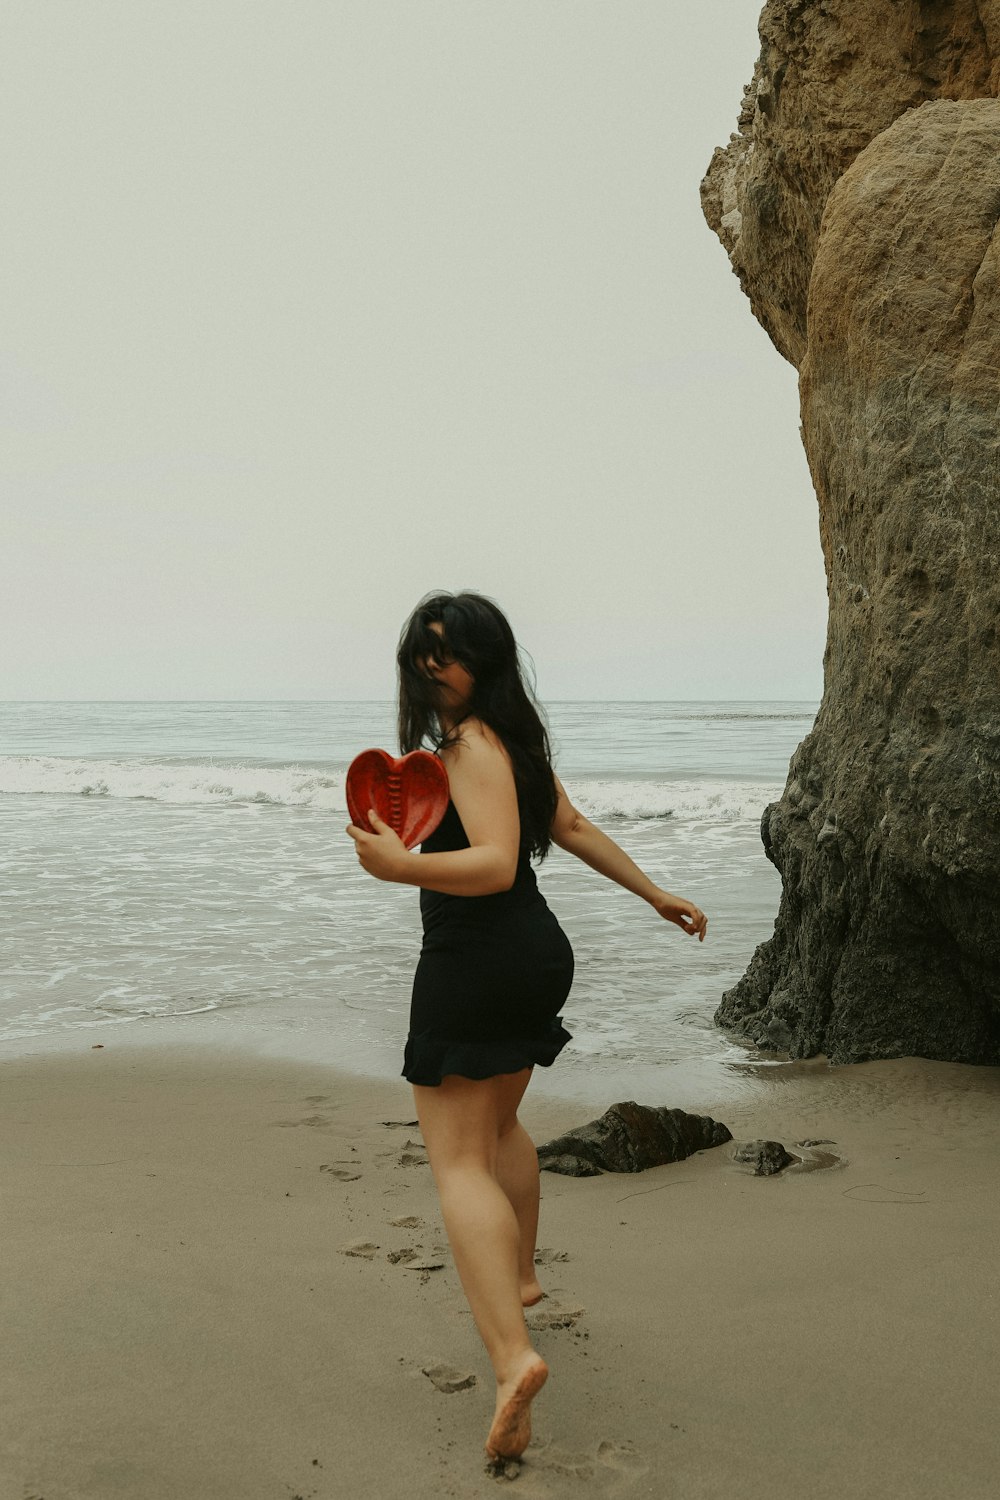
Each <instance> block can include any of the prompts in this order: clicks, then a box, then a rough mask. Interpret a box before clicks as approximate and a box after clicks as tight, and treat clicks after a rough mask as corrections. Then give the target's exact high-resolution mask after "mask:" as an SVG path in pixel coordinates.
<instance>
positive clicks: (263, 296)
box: [0, 0, 826, 699]
mask: <svg viewBox="0 0 1000 1500" xmlns="http://www.w3.org/2000/svg"><path fill="white" fill-rule="evenodd" d="M758 11H759V5H757V4H756V3H754V0H747V3H744V0H699V3H698V4H697V5H692V4H688V3H681V0H648V3H640V0H601V3H596V0H508V3H505V4H498V3H496V0H351V3H345V0H295V3H294V4H290V3H288V0H281V3H278V0H238V3H229V0H197V3H191V0H152V3H151V0H118V3H106V0H87V3H85V4H75V3H70V0H59V3H56V0H30V3H29V0H21V3H8V4H7V5H6V6H5V54H6V56H5V60H4V62H3V71H4V75H5V76H4V77H3V80H2V88H0V134H2V138H3V140H4V141H5V143H6V151H7V155H6V165H5V171H4V179H5V180H4V188H3V193H2V195H0V199H2V205H3V216H4V219H5V223H4V226H3V245H4V251H3V254H4V261H5V275H4V286H3V292H2V299H3V307H2V311H3V327H4V335H3V341H2V387H3V391H2V421H3V423H4V429H5V430H4V433H3V456H2V459H0V463H2V471H0V480H2V485H3V496H4V498H3V515H2V524H3V533H4V540H3V547H2V553H0V558H2V561H0V567H2V578H0V631H2V641H3V648H2V652H0V697H3V698H36V699H43V698H78V699H81V698H152V699H157V698H354V697H369V698H377V697H388V696H391V694H392V691H393V686H394V684H393V653H394V646H395V640H396V637H397V634H398V631H399V627H400V624H401V622H402V620H403V618H404V617H405V616H406V615H407V614H408V613H409V611H410V609H411V608H412V606H413V604H414V603H415V602H416V600H417V599H418V598H419V596H420V595H422V594H423V593H425V592H427V591H428V590H430V589H434V588H447V589H460V588H475V589H479V590H481V591H483V592H485V593H488V594H491V595H492V596H493V597H494V598H496V599H497V600H498V601H499V602H500V603H501V604H502V605H503V607H504V608H505V609H506V610H507V612H508V614H509V615H510V617H511V620H512V623H513V625H514V628H515V630H516V632H517V634H518V636H519V638H520V639H521V641H522V643H523V644H524V645H525V646H526V647H527V649H528V650H529V651H530V652H531V654H532V656H533V657H534V660H535V663H536V667H537V672H538V687H539V692H540V694H541V696H542V698H543V699H545V698H628V697H636V698H684V697H688V698H727V697H740V698H763V697H777V698H807V699H818V698H819V696H820V693H821V690H822V654H823V641H824V634H825V619H826V593H825V583H824V576H823V567H822V558H821V553H820V546H819V535H818V525H817V517H816V503H815V499H814V497H813V493H812V489H811V486H810V483H809V476H808V470H807V467H806V463H805V459H804V456H803V453H802V449H801V445H800V441H799V436H798V401H797V390H796V375H795V371H794V370H793V369H792V368H791V366H790V365H787V364H786V363H785V362H784V361H783V360H782V359H781V358H780V356H779V355H778V354H777V353H776V352H775V350H774V349H773V348H772V346H771V344H770V342H769V341H768V339H767V338H766V336H765V335H764V333H763V332H762V330H761V329H760V328H759V326H758V325H757V323H756V322H755V321H754V319H753V317H752V315H751V313H750V309H749V304H748V303H747V302H746V300H745V298H744V297H743V295H742V293H741V292H740V290H739V284H738V282H737V281H736V278H735V277H734V275H733V274H732V271H731V270H730V267H729V262H728V260H727V258H726V255H725V253H724V251H723V250H722V247H721V246H720V245H719V243H718V241H717V240H716V239H715V236H714V235H713V234H712V233H711V232H710V230H709V229H708V227H707V225H706V224H705V222H704V220H703V219H702V216H701V211H700V205H699V196H698V184H699V182H700V180H701V178H702V176H703V174H704V172H705V169H706V167H707V165H708V162H709V160H710V158H711V154H712V150H713V148H714V147H715V146H716V145H721V144H724V143H725V141H726V140H727V139H728V137H729V134H730V132H731V131H732V130H734V129H735V123H736V118H737V114H738V111H739V106H740V99H741V93H742V88H743V85H744V84H745V83H746V82H747V81H748V80H749V79H750V76H751V74H752V71H753V65H754V61H755V58H756V55H757V50H758V46H757V35H756V21H757V14H758Z"/></svg>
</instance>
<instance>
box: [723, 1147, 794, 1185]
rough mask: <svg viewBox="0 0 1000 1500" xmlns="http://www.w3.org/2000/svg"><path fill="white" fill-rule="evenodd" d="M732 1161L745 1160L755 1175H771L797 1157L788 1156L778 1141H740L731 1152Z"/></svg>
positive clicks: (780, 1170) (788, 1165)
mask: <svg viewBox="0 0 1000 1500" xmlns="http://www.w3.org/2000/svg"><path fill="white" fill-rule="evenodd" d="M733 1161H743V1162H747V1163H748V1164H749V1165H750V1166H752V1167H753V1175H754V1176H755V1177H773V1176H774V1174H775V1173H776V1172H783V1171H784V1169H785V1167H790V1166H791V1165H792V1162H793V1161H798V1157H796V1156H789V1154H788V1152H787V1151H786V1150H785V1148H784V1146H783V1145H782V1144H781V1142H780V1141H741V1142H740V1144H739V1145H738V1146H737V1147H736V1150H735V1151H734V1152H733Z"/></svg>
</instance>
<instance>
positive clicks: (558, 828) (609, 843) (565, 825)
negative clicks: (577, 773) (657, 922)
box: [552, 776, 708, 942]
mask: <svg viewBox="0 0 1000 1500" xmlns="http://www.w3.org/2000/svg"><path fill="white" fill-rule="evenodd" d="M555 783H556V792H557V793H558V797H559V800H558V802H557V803H556V812H555V817H554V818H553V819H552V842H553V843H555V844H558V845H559V847H560V849H565V850H566V852H567V854H575V855H576V858H577V859H582V860H583V862H584V864H585V865H589V866H590V868H591V869H592V870H596V871H597V873H598V875H604V876H606V877H607V879H608V880H613V881H614V882H615V884H616V885H620V886H622V887H623V888H624V889H625V890H626V891H632V892H633V894H634V895H636V896H641V897H642V899H643V901H648V903H649V905H650V906H651V907H653V909H654V911H656V912H658V913H659V915H660V916H661V917H664V918H665V919H666V920H667V921H668V922H675V923H676V924H677V926H678V927H680V928H681V930H682V931H683V932H687V933H690V934H691V935H692V936H693V935H694V934H695V933H697V935H698V940H699V942H704V940H705V932H706V930H707V928H708V920H707V918H706V916H705V914H704V912H702V911H701V910H700V909H699V908H698V907H697V906H695V905H694V903H693V902H691V901H685V900H684V899H683V897H681V896H673V895H671V893H670V892H669V891H665V890H663V889H662V888H661V887H660V886H658V885H654V884H653V882H652V881H651V880H650V878H649V876H648V875H645V874H644V873H643V872H642V870H640V869H639V866H638V865H637V864H636V862H635V860H634V859H631V858H630V857H629V855H627V854H626V853H625V850H624V849H621V848H619V846H618V845H617V844H616V843H615V841H614V839H611V838H609V837H608V835H607V834H606V833H602V831H601V830H600V828H596V827H595V826H594V824H593V823H591V822H590V820H589V818H585V817H584V816H583V813H581V812H578V811H577V809H576V808H575V807H574V806H573V804H572V802H570V800H569V797H568V796H567V795H566V788H565V787H564V786H563V784H562V782H561V781H560V780H559V777H558V776H556V777H555Z"/></svg>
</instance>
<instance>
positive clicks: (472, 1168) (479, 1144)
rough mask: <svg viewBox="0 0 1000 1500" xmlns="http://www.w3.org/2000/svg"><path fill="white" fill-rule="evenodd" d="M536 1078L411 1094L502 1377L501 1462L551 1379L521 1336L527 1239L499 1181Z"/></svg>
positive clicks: (496, 1434)
mask: <svg viewBox="0 0 1000 1500" xmlns="http://www.w3.org/2000/svg"><path fill="white" fill-rule="evenodd" d="M530 1076H531V1073H530V1069H527V1068H526V1069H524V1070H523V1071H522V1072H521V1073H508V1074H501V1075H500V1076H498V1077H496V1078H484V1079H470V1078H462V1077H459V1076H458V1075H457V1074H449V1076H448V1077H446V1078H445V1079H444V1080H443V1081H442V1083H441V1084H440V1085H439V1086H438V1087H437V1088H424V1087H422V1086H420V1085H414V1089H413V1096H414V1099H415V1100H416V1105H417V1115H418V1117H419V1120H420V1126H421V1131H422V1134H423V1138H424V1145H425V1146H426V1147H427V1155H428V1157H429V1159H430V1164H431V1170H432V1172H433V1173H434V1180H435V1182H436V1184H437V1189H438V1196H439V1198H440V1200H441V1212H442V1214H443V1216H444V1222H445V1228H446V1229H447V1231H448V1239H449V1241H450V1243H451V1248H452V1253H453V1254H454V1257H455V1266H456V1268H457V1270H458V1274H459V1277H460V1279H461V1282H462V1286H463V1288H464V1290H465V1295H466V1297H467V1298H468V1301H469V1306H470V1308H471V1309H472V1315H473V1317H474V1318H475V1320H476V1327H477V1328H478V1329H479V1332H480V1334H481V1335H482V1339H483V1343H484V1344H485V1345H486V1351H487V1353H488V1355H489V1357H490V1363H491V1364H492V1366H493V1372H494V1375H495V1376H496V1382H497V1404H496V1414H495V1416H494V1420H493V1426H492V1427H491V1429H490V1435H489V1437H488V1438H487V1451H488V1452H490V1453H491V1454H492V1455H497V1454H502V1455H504V1456H505V1457H517V1456H519V1455H520V1454H521V1453H523V1451H524V1449H525V1448H526V1447H527V1445H528V1443H529V1442H530V1440H531V1416H530V1406H531V1400H532V1398H533V1397H534V1396H535V1395H536V1394H537V1392H538V1391H539V1390H540V1389H541V1387H542V1385H543V1384H544V1382H545V1379H546V1376H547V1375H548V1368H547V1366H546V1365H545V1362H544V1361H543V1360H542V1359H541V1357H540V1356H539V1355H538V1354H536V1353H535V1351H534V1349H533V1348H532V1347H531V1342H530V1340H529V1338H528V1330H527V1328H526V1327H525V1322H524V1312H523V1309H522V1306H521V1280H520V1272H519V1258H520V1239H521V1233H520V1229H519V1226H518V1219H517V1214H516V1212H515V1210H514V1207H513V1205H512V1204H511V1201H510V1199H509V1198H508V1196H507V1194H506V1192H505V1191H504V1189H503V1188H502V1187H501V1185H500V1182H499V1180H498V1177H497V1170H498V1158H499V1141H500V1136H501V1134H509V1133H510V1132H511V1130H512V1126H513V1122H515V1121H516V1119H517V1106H518V1104H519V1103H520V1099H521V1095H522V1094H523V1092H524V1089H525V1087H526V1086H527V1082H528V1079H529V1077H530Z"/></svg>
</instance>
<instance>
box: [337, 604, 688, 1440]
mask: <svg viewBox="0 0 1000 1500" xmlns="http://www.w3.org/2000/svg"><path fill="white" fill-rule="evenodd" d="M397 662H398V667H399V740H400V748H401V750H402V751H403V753H406V752H408V751H410V750H415V749H418V748H420V747H421V746H422V745H424V744H425V743H426V742H430V743H431V744H432V745H433V746H434V747H435V748H436V750H437V753H438V754H439V755H440V757H441V759H442V760H443V762H444V764H445V766H446V768H447V771H448V780H449V785H450V793H451V800H450V802H449V805H448V810H447V812H446V814H445V816H444V819H443V821H442V822H441V824H440V826H439V827H438V828H437V830H436V831H435V832H434V833H433V834H432V835H431V836H430V837H429V838H427V839H425V841H424V843H423V845H422V848H421V851H420V853H416V852H411V851H409V850H408V849H407V848H406V846H405V845H404V844H403V843H402V841H401V840H400V839H399V838H398V837H397V835H396V834H395V833H394V832H393V831H392V829H390V828H389V827H388V825H387V824H385V823H383V822H382V821H381V819H379V818H378V817H377V816H376V815H375V814H374V813H370V814H369V820H370V822H371V826H372V828H373V829H374V832H367V831H365V830H362V829H360V828H357V827H355V826H354V825H353V824H352V825H351V826H350V827H349V828H348V830H347V832H348V833H349V834H350V836H351V838H353V839H354V842H355V845H356V848H357V854H358V859H359V860H360V862H361V864H362V866H363V867H364V868H365V869H366V870H367V871H368V873H369V874H371V875H374V876H375V877H376V878H377V879H379V880H392V881H399V882H402V883H403V884H406V885H416V886H419V887H420V907H421V914H422V917H423V925H424V941H423V947H422V949H421V955H420V961H419V963H418V965H417V972H416V975H415V978H414V983H413V998H412V1003H411V1011H410V1033H409V1037H408V1039H407V1043H406V1054H405V1061H404V1066H403V1076H404V1077H405V1078H407V1079H408V1080H409V1081H410V1083H411V1084H412V1085H413V1094H414V1099H415V1101H416V1108H417V1115H418V1117H419V1120H420V1127H421V1131H422V1134H423V1138H424V1144H425V1145H426V1147H427V1154H428V1157H429V1160H430V1164H431V1169H432V1171H433V1173H434V1179H435V1182H436V1184H437V1189H438V1194H439V1196H440V1200H441V1210H442V1214H443V1217H444V1222H445V1227H446V1229H447V1231H448V1239H449V1241H450V1243H451V1247H452V1251H453V1253H454V1256H455V1264H456V1266H457V1268H458V1274H459V1276H460V1278H461V1281H462V1286H463V1288H464V1290H465V1294H466V1296H467V1298H468V1300H469V1306H470V1307H471V1309H472V1314H473V1317H474V1318H475V1320H476V1326H477V1327H478V1329H479V1332H480V1334H481V1335H482V1338H483V1342H484V1344H485V1345H486V1349H487V1352H488V1354H489V1357H490V1361H491V1363H492V1365H493V1370H494V1373H495V1375H496V1383H497V1395H496V1411H495V1414H494V1418H493V1424H492V1426H491V1428H490V1431H489V1435H488V1437H487V1439H486V1451H487V1454H488V1455H489V1457H490V1458H491V1459H499V1458H507V1457H519V1456H520V1455H521V1453H523V1451H524V1449H525V1448H526V1447H527V1445H528V1442H529V1441H530V1438H531V1416H530V1408H531V1402H532V1399H533V1398H534V1396H536V1395H537V1393H538V1391H539V1390H541V1388H542V1386H543V1385H544V1383H545V1380H546V1378H547V1376H548V1367H547V1366H546V1364H545V1361H544V1360H543V1359H542V1358H541V1356H540V1355H539V1354H537V1353H536V1351H535V1350H534V1349H533V1348H532V1346H531V1343H530V1340H529V1338H528V1331H527V1327H526V1326H525V1321H524V1313H523V1308H525V1307H530V1306H531V1305H532V1303H534V1302H537V1301H538V1300H539V1299H540V1297H541V1296H542V1289H541V1287H540V1286H539V1284H538V1281H537V1278H536V1276H535V1263H534V1262H535V1235H536V1231H537V1226H538V1200H539V1179H538V1157H537V1154H536V1152H535V1148H534V1146H533V1145H532V1142H531V1139H530V1137H529V1136H528V1134H527V1132H526V1131H525V1130H524V1127H523V1126H522V1125H521V1124H520V1123H519V1122H518V1118H517V1109H518V1105H519V1104H520V1102H521V1097H522V1095H523V1094H524V1091H525V1089H526V1087H527V1085H528V1080H529V1079H530V1077H531V1070H532V1067H533V1066H534V1065H535V1064H536V1063H539V1064H541V1065H542V1066H543V1067H548V1066H549V1065H550V1064H551V1063H552V1062H553V1061H554V1060H555V1057H556V1055H557V1054H558V1053H559V1051H560V1050H561V1048H562V1047H563V1046H565V1044H566V1042H568V1041H569V1040H570V1035H569V1032H567V1031H566V1030H565V1029H564V1028H563V1026H562V1024H561V1017H560V1016H559V1014H558V1012H559V1011H560V1009H561V1007H562V1005H563V1002H564V1001H565V999H566V996H567V995H568V993H569V989H570V985H571V983H572V978H573V954H572V950H571V948H570V945H569V942H568V941H567V939H566V936H565V934H564V933H563V931H562V929H561V928H560V926H559V924H558V922H557V921H556V919H555V917H554V916H553V915H552V913H551V912H550V910H549V908H548V906H547V905H546V903H545V901H544V899H543V897H542V896H541V894H540V892H539V891H538V887H537V885H536V883H535V875H534V871H533V870H532V868H531V863H530V859H531V856H532V855H535V856H537V857H538V858H540V859H541V858H544V856H545V855H546V853H547V852H548V850H549V847H550V844H552V843H556V844H558V845H559V846H560V848H563V849H566V850H567V851H568V852H569V853H570V854H575V855H576V856H577V858H578V859H582V860H583V861H584V863H585V864H588V865H590V866H591V868H592V869H595V870H597V871H598V873H599V874H601V875H606V876H607V877H608V879H609V880H613V881H615V882H616V883H617V884H618V885H621V886H624V887H625V889H626V890H628V891H634V892H635V894H636V895H637V896H641V897H642V898H643V899H644V900H645V901H647V902H648V903H649V905H650V906H652V908H653V910H654V911H656V912H657V913H658V914H659V915H660V916H661V917H664V918H666V920H667V921H670V922H675V923H676V924H677V925H678V926H679V927H680V928H681V929H682V930H683V931H684V932H686V933H688V934H689V935H690V936H695V935H697V937H698V939H699V941H702V940H704V937H705V932H706V927H707V923H706V919H705V916H704V914H703V913H702V912H701V911H699V909H698V908H697V907H696V906H694V905H693V904H692V903H691V902H690V901H684V900H682V899H681V898H680V897H679V896H672V895H670V894H669V892H667V891H664V890H661V889H660V888H659V887H658V886H656V885H654V884H653V882H652V881H651V880H648V879H647V878H646V876H645V875H644V874H643V873H642V871H641V870H640V869H639V867H638V866H637V865H635V864H634V863H633V862H632V860H631V859H630V858H629V857H628V855H627V854H625V853H624V851H623V850H621V849H619V847H618V845H617V844H616V843H614V842H613V840H612V839H610V838H608V836H607V835H606V834H604V833H602V832H601V831H600V829H598V828H595V827H594V825H593V824H592V823H589V822H588V821H587V819H586V818H585V817H583V816H582V815H581V814H580V813H578V812H577V811H576V809H575V808H574V807H573V806H572V804H571V803H570V801H569V798H568V797H567V795H566V792H565V790H564V788H563V786H562V783H561V782H560V781H559V778H558V777H557V776H555V775H554V773H553V770H552V765H551V758H550V752H549V742H548V736H547V734H546V731H545V727H544V725H543V723H542V720H541V718H540V717H539V713H538V710H537V708H536V707H535V705H534V703H533V701H532V699H531V697H530V696H529V693H528V692H527V690H526V688H525V686H524V682H523V680H522V676H521V671H520V665H519V660H518V650H517V643H516V641H515V639H514V635H513V632H512V631H511V628H510V625H509V624H508V622H507V619H506V617H505V616H504V615H503V613H502V612H501V611H500V609H499V608H498V607H497V605H496V604H494V603H493V601H492V600H490V599H486V598H484V597H483V596H482V595H479V594H471V593H461V594H447V593H444V594H434V595H431V596H428V597H427V598H426V599H424V600H423V601H422V602H421V603H420V604H419V605H418V606H417V608H416V609H415V610H414V612H413V614H412V616H411V617H410V619H409V620H408V622H407V624H406V625H405V627H404V629H403V633H402V636H401V637H400V642H399V652H398V656H397Z"/></svg>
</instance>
